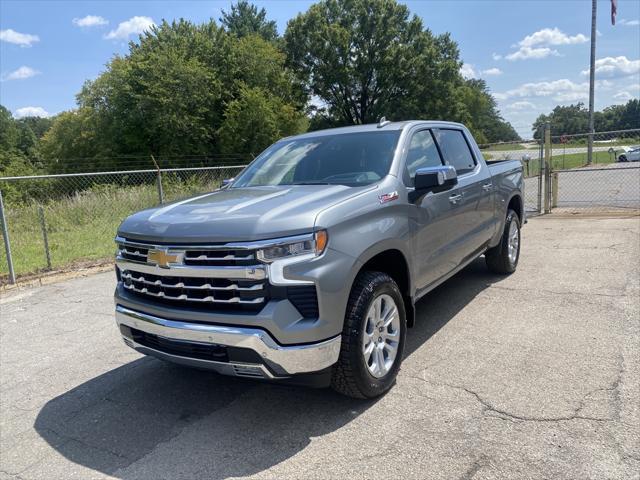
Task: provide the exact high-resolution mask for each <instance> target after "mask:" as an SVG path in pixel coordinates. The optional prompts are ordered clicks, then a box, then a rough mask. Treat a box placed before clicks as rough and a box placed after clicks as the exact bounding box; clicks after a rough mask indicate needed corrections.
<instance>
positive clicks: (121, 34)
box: [104, 17, 155, 40]
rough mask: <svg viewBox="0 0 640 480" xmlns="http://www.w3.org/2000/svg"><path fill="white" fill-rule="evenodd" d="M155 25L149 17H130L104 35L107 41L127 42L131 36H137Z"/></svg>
mask: <svg viewBox="0 0 640 480" xmlns="http://www.w3.org/2000/svg"><path fill="white" fill-rule="evenodd" d="M154 25H155V23H154V22H153V19H152V18H151V17H131V18H130V19H129V20H126V21H124V22H121V23H120V24H119V25H118V28H116V29H115V30H111V31H110V32H109V33H107V34H106V35H105V37H104V38H106V39H107V40H127V39H128V38H129V37H130V36H131V35H139V34H141V33H142V32H144V31H145V30H148V29H150V28H151V27H152V26H154Z"/></svg>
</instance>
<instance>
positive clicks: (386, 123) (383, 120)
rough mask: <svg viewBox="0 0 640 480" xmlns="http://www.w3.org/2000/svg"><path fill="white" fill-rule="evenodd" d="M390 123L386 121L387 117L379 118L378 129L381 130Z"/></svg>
mask: <svg viewBox="0 0 640 480" xmlns="http://www.w3.org/2000/svg"><path fill="white" fill-rule="evenodd" d="M390 123H391V122H390V121H389V120H387V117H381V118H380V120H379V121H378V128H382V127H384V126H385V125H389V124H390Z"/></svg>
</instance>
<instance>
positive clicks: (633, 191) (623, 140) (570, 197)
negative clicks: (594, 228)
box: [549, 130, 640, 213]
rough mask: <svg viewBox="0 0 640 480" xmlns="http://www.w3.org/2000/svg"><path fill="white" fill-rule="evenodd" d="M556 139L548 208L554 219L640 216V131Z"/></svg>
mask: <svg viewBox="0 0 640 480" xmlns="http://www.w3.org/2000/svg"><path fill="white" fill-rule="evenodd" d="M551 133H552V135H551V136H550V142H549V149H550V152H551V154H550V157H551V172H550V195H549V197H550V204H551V205H550V207H551V209H552V211H554V212H555V213H598V212H607V213H614V212H621V213H629V212H634V213H636V212H637V211H638V210H640V130H623V131H614V132H597V133H595V134H593V150H592V154H591V162H589V154H588V143H589V137H590V135H589V134H588V133H583V134H578V135H554V134H553V132H551Z"/></svg>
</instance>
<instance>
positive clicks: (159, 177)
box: [151, 155, 164, 205]
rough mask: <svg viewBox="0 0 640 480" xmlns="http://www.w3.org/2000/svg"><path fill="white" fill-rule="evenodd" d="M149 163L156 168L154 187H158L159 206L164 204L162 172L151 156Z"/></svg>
mask: <svg viewBox="0 0 640 480" xmlns="http://www.w3.org/2000/svg"><path fill="white" fill-rule="evenodd" d="M151 161H152V162H153V164H154V165H155V167H156V185H157V187H158V200H160V204H161V205H162V204H163V203H164V191H163V190H162V172H161V171H160V165H158V162H156V159H155V157H154V156H153V155H151Z"/></svg>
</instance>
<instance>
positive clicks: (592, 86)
mask: <svg viewBox="0 0 640 480" xmlns="http://www.w3.org/2000/svg"><path fill="white" fill-rule="evenodd" d="M597 10H598V0H591V64H590V67H589V145H588V147H587V165H591V162H592V160H593V133H594V120H593V109H594V105H593V101H594V96H595V95H594V94H595V79H596V75H595V74H596V72H595V70H596V13H597Z"/></svg>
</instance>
